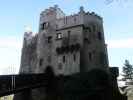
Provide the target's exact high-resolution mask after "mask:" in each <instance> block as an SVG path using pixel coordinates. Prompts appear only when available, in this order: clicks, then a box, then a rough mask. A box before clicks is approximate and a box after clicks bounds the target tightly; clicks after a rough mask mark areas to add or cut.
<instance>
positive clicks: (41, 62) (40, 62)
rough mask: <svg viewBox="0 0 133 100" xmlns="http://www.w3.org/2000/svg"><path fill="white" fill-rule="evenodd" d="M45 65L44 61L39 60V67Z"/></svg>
mask: <svg viewBox="0 0 133 100" xmlns="http://www.w3.org/2000/svg"><path fill="white" fill-rule="evenodd" d="M42 65H43V59H42V58H41V59H40V60H39V66H42Z"/></svg>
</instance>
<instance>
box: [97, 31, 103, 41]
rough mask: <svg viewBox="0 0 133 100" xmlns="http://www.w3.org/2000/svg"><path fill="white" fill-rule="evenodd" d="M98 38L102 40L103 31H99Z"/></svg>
mask: <svg viewBox="0 0 133 100" xmlns="http://www.w3.org/2000/svg"><path fill="white" fill-rule="evenodd" d="M98 39H99V40H102V34H101V32H98Z"/></svg>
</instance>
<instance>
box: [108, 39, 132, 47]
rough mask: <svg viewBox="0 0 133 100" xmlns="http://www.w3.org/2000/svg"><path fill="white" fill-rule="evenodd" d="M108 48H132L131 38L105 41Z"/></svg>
mask: <svg viewBox="0 0 133 100" xmlns="http://www.w3.org/2000/svg"><path fill="white" fill-rule="evenodd" d="M106 43H107V44H108V48H133V38H127V39H118V40H107V42H106Z"/></svg>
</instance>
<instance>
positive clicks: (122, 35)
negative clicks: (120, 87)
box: [0, 0, 133, 74]
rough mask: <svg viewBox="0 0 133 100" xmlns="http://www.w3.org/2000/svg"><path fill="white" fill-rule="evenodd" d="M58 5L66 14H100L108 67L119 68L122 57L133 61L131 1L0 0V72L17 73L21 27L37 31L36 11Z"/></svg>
mask: <svg viewBox="0 0 133 100" xmlns="http://www.w3.org/2000/svg"><path fill="white" fill-rule="evenodd" d="M55 4H58V5H59V7H60V8H61V9H62V10H63V11H64V12H65V13H66V15H70V14H74V13H77V12H78V11H79V7H80V6H84V9H85V10H86V11H90V12H91V11H94V12H96V13H97V14H99V15H100V16H102V17H103V21H104V23H103V24H104V33H105V38H106V43H107V44H108V56H109V64H110V66H118V67H122V66H123V63H124V60H125V59H128V60H129V61H130V62H131V63H132V64H133V60H132V59H133V22H132V21H133V13H132V11H133V1H132V0H113V2H112V3H110V4H107V2H105V0H1V2H0V74H6V73H11V72H14V71H15V72H17V71H18V69H19V66H20V57H21V48H22V40H23V33H24V31H25V26H31V27H32V30H33V32H35V33H36V32H38V23H39V14H40V12H41V11H42V10H44V9H46V8H48V7H50V6H54V5H55Z"/></svg>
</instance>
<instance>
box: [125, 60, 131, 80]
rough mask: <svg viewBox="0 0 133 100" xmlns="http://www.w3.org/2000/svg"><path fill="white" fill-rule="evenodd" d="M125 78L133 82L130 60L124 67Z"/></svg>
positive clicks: (126, 61)
mask: <svg viewBox="0 0 133 100" xmlns="http://www.w3.org/2000/svg"><path fill="white" fill-rule="evenodd" d="M123 73H124V74H123V76H124V79H125V80H127V79H129V80H133V66H132V65H131V64H130V63H129V61H128V60H125V63H124V66H123Z"/></svg>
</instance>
